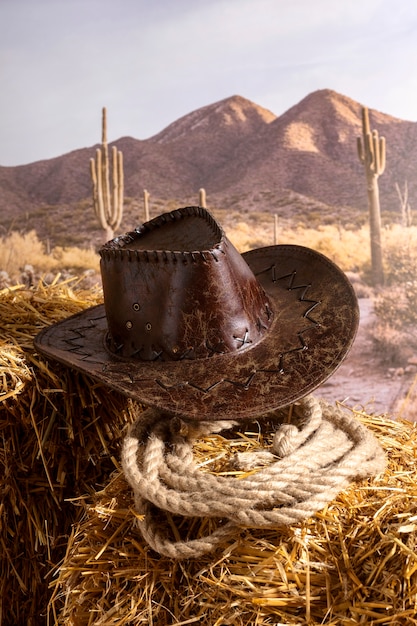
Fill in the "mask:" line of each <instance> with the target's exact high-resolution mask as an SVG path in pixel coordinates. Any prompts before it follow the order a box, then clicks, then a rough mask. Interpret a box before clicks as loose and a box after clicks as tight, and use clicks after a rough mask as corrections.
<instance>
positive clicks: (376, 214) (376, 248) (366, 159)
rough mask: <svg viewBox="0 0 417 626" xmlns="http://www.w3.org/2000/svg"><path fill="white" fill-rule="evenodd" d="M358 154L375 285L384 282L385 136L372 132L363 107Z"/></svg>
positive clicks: (367, 113) (367, 112)
mask: <svg viewBox="0 0 417 626" xmlns="http://www.w3.org/2000/svg"><path fill="white" fill-rule="evenodd" d="M357 148H358V156H359V160H360V162H361V163H362V164H363V166H364V168H365V174H366V183H367V191H368V205H369V226H370V235H371V261H372V279H373V283H374V285H375V286H378V285H382V284H383V283H384V269H383V264H382V243H381V209H380V204H379V189H378V177H379V176H381V174H383V173H384V170H385V138H384V137H379V136H378V131H377V130H373V131H372V132H371V130H370V125H369V111H368V109H367V108H366V107H363V108H362V137H358V138H357Z"/></svg>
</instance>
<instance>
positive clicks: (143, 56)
mask: <svg viewBox="0 0 417 626" xmlns="http://www.w3.org/2000/svg"><path fill="white" fill-rule="evenodd" d="M325 88H327V89H333V90H335V91H338V92H339V93H341V94H343V95H346V96H349V97H350V98H353V99H354V100H357V101H358V102H360V103H361V104H363V105H366V106H369V107H370V108H374V109H377V110H379V111H382V112H383V113H388V114H390V115H393V116H395V117H399V118H401V119H406V120H411V121H417V0H0V165H3V166H14V165H22V164H25V163H31V162H34V161H38V160H42V159H49V158H53V157H56V156H60V155H62V154H65V153H68V152H70V151H72V150H76V149H79V148H84V147H87V146H92V145H94V144H96V143H99V142H100V141H101V109H102V107H103V106H105V107H106V108H107V123H108V139H109V141H113V140H116V139H118V138H120V137H124V136H131V137H135V138H136V139H146V138H148V137H151V136H152V135H155V134H156V133H158V132H159V131H161V130H163V129H164V128H165V127H166V126H168V125H169V124H170V123H172V122H174V121H175V120H177V119H178V118H179V117H181V116H183V115H186V114H187V113H190V112H191V111H194V110H195V109H198V108H200V107H203V106H206V105H209V104H213V103H214V102H217V101H218V100H222V99H223V98H227V97H229V96H232V95H241V96H243V97H245V98H248V99H249V100H252V101H253V102H255V103H256V104H258V105H260V106H262V107H265V108H267V109H270V110H271V111H272V112H273V113H275V114H276V115H281V114H282V113H284V112H285V111H286V110H288V109H289V108H290V107H292V106H294V105H296V104H297V103H298V102H299V101H300V100H302V99H303V98H304V97H305V96H307V95H308V94H309V93H311V92H312V91H315V90H317V89H325Z"/></svg>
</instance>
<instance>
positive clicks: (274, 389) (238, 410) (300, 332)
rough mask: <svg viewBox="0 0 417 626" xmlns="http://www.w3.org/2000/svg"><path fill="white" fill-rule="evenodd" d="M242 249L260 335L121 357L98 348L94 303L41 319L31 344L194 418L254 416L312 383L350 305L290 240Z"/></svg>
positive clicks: (337, 357) (327, 363)
mask: <svg viewBox="0 0 417 626" xmlns="http://www.w3.org/2000/svg"><path fill="white" fill-rule="evenodd" d="M242 256H243V258H244V259H245V261H246V262H247V263H248V265H249V267H250V268H251V269H252V271H253V273H254V274H255V276H256V277H257V279H258V281H259V282H260V283H261V285H262V286H263V288H264V290H265V291H266V293H267V294H268V296H269V298H270V300H271V305H272V309H273V311H274V319H273V322H272V325H271V327H270V328H269V330H268V332H267V333H266V334H265V336H264V338H263V339H262V340H261V341H260V342H259V343H257V344H255V345H253V346H251V345H245V341H244V338H242V347H241V349H239V350H237V351H235V352H230V353H227V354H215V355H213V356H211V357H209V358H207V359H194V360H191V359H190V360H187V359H184V360H181V361H169V362H168V361H162V362H160V361H151V362H150V361H138V360H133V359H132V360H122V359H120V358H118V357H116V356H115V355H113V354H111V353H110V352H109V351H108V350H107V349H106V342H105V337H106V333H107V320H106V314H105V311H104V305H98V306H95V307H93V308H90V309H86V310H85V311H82V312H81V313H78V314H76V315H73V316H72V317H69V318H67V319H66V320H64V321H62V322H59V323H57V324H54V325H53V326H50V327H48V328H45V329H44V330H43V331H42V332H41V333H39V335H38V336H37V337H36V338H35V347H36V349H37V350H38V351H39V352H41V353H43V354H44V355H46V356H47V357H50V358H53V359H55V360H57V361H59V362H61V363H63V364H65V365H67V366H70V367H73V368H75V369H76V370H79V371H81V372H83V373H85V374H88V375H89V376H91V377H92V378H94V379H95V380H98V381H101V382H102V383H104V384H105V385H107V386H109V387H111V388H113V389H115V390H117V391H119V392H121V393H124V394H126V395H127V396H129V397H132V398H134V399H136V400H138V401H139V402H141V403H143V404H145V405H147V406H150V407H155V408H158V409H160V410H163V411H165V412H168V413H170V414H172V415H180V416H183V417H185V418H189V419H195V420H213V419H243V418H253V417H259V416H261V415H263V414H265V413H268V412H270V411H272V410H275V409H278V408H280V407H283V406H286V405H288V404H291V403H293V402H295V401H296V400H298V399H300V398H302V397H303V396H305V395H307V394H308V393H310V392H312V391H313V390H314V389H316V388H317V387H318V386H319V385H320V384H322V383H323V382H324V381H325V380H327V379H328V378H329V376H331V374H332V373H333V372H334V371H335V370H336V368H337V367H338V366H339V365H340V363H341V362H342V361H343V359H344V357H345V356H346V354H347V353H348V351H349V349H350V347H351V345H352V343H353V340H354V338H355V335H356V331H357V327H358V322H359V308H358V303H357V299H356V296H355V293H354V291H353V289H352V286H351V284H350V283H349V281H348V279H347V278H346V276H345V275H344V274H343V272H342V271H341V270H340V269H339V268H338V267H337V266H336V265H335V264H334V263H332V262H331V261H330V260H329V259H327V258H326V257H325V256H323V255H322V254H320V253H318V252H316V251H314V250H311V249H309V248H304V247H301V246H295V245H279V246H270V247H267V248H258V249H256V250H252V251H249V252H246V253H244V254H243V255H242Z"/></svg>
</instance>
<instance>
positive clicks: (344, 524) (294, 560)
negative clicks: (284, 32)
mask: <svg viewBox="0 0 417 626" xmlns="http://www.w3.org/2000/svg"><path fill="white" fill-rule="evenodd" d="M100 299H101V293H100V292H99V291H97V292H91V291H88V292H83V291H81V290H78V291H77V290H76V289H75V288H74V285H72V284H70V283H59V281H56V282H55V284H53V285H51V286H48V287H45V286H44V285H42V284H39V285H37V286H36V287H35V288H34V289H30V290H28V289H25V288H22V287H19V288H13V289H8V290H3V291H2V292H0V326H1V339H0V346H1V350H0V432H1V444H0V464H1V472H2V481H1V483H0V545H1V548H0V568H1V570H0V580H1V591H0V593H1V598H2V601H1V605H0V623H2V624H6V625H8V624H13V625H15V624H28V625H33V626H41V625H43V624H45V625H46V624H48V625H52V624H56V625H59V624H66V625H71V624H72V625H74V626H75V625H77V626H84V625H86V626H87V625H89V626H90V625H94V626H98V625H106V626H111V625H114V626H116V625H117V626H122V625H124V624H130V625H133V626H135V625H137V624H152V625H153V626H165V625H167V624H169V625H170V626H174V625H176V626H180V625H182V624H184V625H185V624H197V623H207V624H210V625H213V626H216V625H217V626H222V625H226V624H233V625H236V626H240V625H242V626H243V625H245V626H247V625H262V624H265V625H266V624H280V623H281V624H286V625H290V624H294V625H295V624H297V625H304V624H310V625H311V624H313V625H314V624H322V623H326V624H329V625H334V626H336V625H340V624H343V625H349V624H352V625H353V624H358V623H359V624H360V623H372V624H384V625H385V624H392V625H397V624H398V625H402V624H410V625H412V624H417V619H416V617H415V615H416V613H417V556H416V537H417V535H416V530H417V469H416V467H417V464H416V461H417V430H416V426H415V425H414V424H412V423H410V422H407V421H403V420H397V421H392V420H390V419H388V418H386V417H384V416H372V415H367V414H366V413H364V412H361V411H353V413H354V415H355V417H356V418H357V419H358V420H360V421H361V422H362V423H363V424H364V425H365V426H367V427H368V428H369V429H370V430H371V431H372V432H373V433H374V434H375V436H376V437H377V438H378V439H379V441H380V442H381V444H382V446H383V447H384V449H385V450H386V453H387V457H388V467H387V469H386V471H385V473H384V474H383V475H382V476H379V477H378V478H377V479H376V480H373V481H362V482H360V483H358V484H356V485H355V486H352V487H349V488H348V489H346V490H345V491H343V492H342V493H340V494H339V496H338V497H337V498H336V499H335V500H333V501H332V502H331V503H330V504H329V505H328V506H327V507H326V508H325V509H323V510H321V511H320V512H319V513H317V514H316V515H314V516H313V517H312V518H310V519H309V520H306V521H305V522H303V523H299V524H296V525H293V526H291V527H288V528H277V529H268V530H262V531H255V530H248V529H246V530H241V531H239V532H237V533H236V535H235V536H234V537H232V538H231V539H230V540H228V541H225V542H224V545H221V546H220V547H219V549H218V551H217V552H216V553H215V556H214V557H213V556H207V557H202V558H201V559H199V560H198V561H185V562H177V561H173V560H170V559H168V558H165V557H160V556H158V555H157V554H155V553H154V552H152V550H150V549H149V548H148V547H147V546H145V545H144V544H143V542H142V540H141V537H140V534H139V532H138V529H137V527H136V522H137V513H136V512H135V509H134V506H133V500H132V496H131V493H130V489H129V488H128V486H127V483H126V480H125V478H124V476H123V475H122V473H121V469H120V466H119V458H120V446H121V442H122V440H123V437H124V435H125V433H126V429H127V427H128V425H129V424H130V423H131V422H132V421H133V420H134V419H135V417H136V415H137V411H138V410H141V408H140V407H137V406H135V405H134V404H133V403H131V402H130V401H128V400H126V399H125V398H124V397H122V396H120V395H118V394H116V393H114V392H111V393H110V392H109V391H108V390H107V389H106V388H103V387H102V386H100V385H97V384H96V383H94V382H92V381H91V380H89V379H88V378H86V377H84V376H82V375H80V374H77V373H75V372H73V371H69V370H67V369H66V368H64V367H61V366H59V365H55V364H53V363H48V362H47V361H45V360H44V359H43V358H41V357H40V356H39V355H37V354H36V353H35V352H34V348H33V343H32V341H33V337H34V335H35V334H36V333H37V332H38V331H39V330H41V328H42V327H43V326H44V325H45V324H50V323H53V322H55V321H58V320H60V319H63V318H64V317H66V316H68V315H70V314H72V313H76V312H78V311H79V310H81V309H82V308H85V307H87V306H93V305H94V304H96V303H97V302H99V301H100ZM345 410H351V409H347V408H345ZM351 411H352V410H351ZM290 420H291V415H290V412H289V414H288V420H287V421H290ZM269 435H270V433H269V432H268V429H267V428H266V429H262V428H260V427H259V425H256V424H254V425H253V426H252V427H251V428H248V429H247V430H245V431H243V432H239V433H238V432H236V434H235V435H234V436H233V438H225V437H223V436H222V435H220V434H216V435H212V436H205V437H203V438H202V439H200V440H198V441H197V442H196V444H195V447H194V454H195V456H196V459H197V461H198V464H199V466H200V468H201V471H207V472H212V473H214V474H218V475H234V476H235V477H236V479H239V477H241V476H244V475H245V470H239V471H237V470H234V469H233V467H232V466H231V464H230V463H229V460H230V458H231V457H232V456H234V455H235V454H236V453H241V452H251V451H255V450H258V449H259V448H260V447H264V446H265V445H269ZM248 471H250V470H248ZM166 521H167V522H168V523H169V525H170V527H171V530H172V533H173V534H174V536H175V534H176V533H177V534H178V535H181V536H199V535H204V534H207V532H212V531H214V530H215V528H216V522H214V521H213V520H209V519H200V520H196V519H193V518H191V519H189V518H187V519H177V518H175V517H172V516H168V518H167V520H166Z"/></svg>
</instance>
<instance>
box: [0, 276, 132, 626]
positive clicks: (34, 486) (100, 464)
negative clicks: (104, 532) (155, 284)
mask: <svg viewBox="0 0 417 626" xmlns="http://www.w3.org/2000/svg"><path fill="white" fill-rule="evenodd" d="M100 299H101V293H100V292H99V291H97V292H92V291H89V292H81V291H78V292H76V291H74V290H73V289H72V288H71V284H70V283H64V284H62V283H61V284H57V283H55V284H53V285H51V286H49V287H45V286H43V285H42V284H40V285H38V287H37V288H36V289H31V290H28V289H26V288H23V287H15V288H13V289H5V290H3V291H1V292H0V327H1V339H0V433H1V443H0V472H1V476H2V480H1V482H0V545H1V549H0V580H1V602H0V623H1V624H13V625H16V624H33V625H34V626H39V625H40V624H43V623H46V613H47V606H48V599H49V596H50V591H49V590H48V584H49V583H50V578H51V574H52V571H53V569H54V568H55V567H56V566H57V564H58V563H59V562H60V561H61V560H62V558H63V557H64V555H65V551H66V548H67V541H68V537H69V535H70V533H71V527H72V524H73V522H74V521H75V518H76V513H77V509H76V507H74V505H73V504H72V503H70V502H68V501H67V499H68V498H74V497H75V498H76V497H77V496H81V495H85V494H86V493H91V492H92V491H93V492H94V491H95V490H96V489H100V488H101V486H102V485H104V484H106V482H107V479H108V476H109V475H110V474H111V472H112V471H113V470H114V468H115V466H116V467H118V463H117V460H116V459H117V458H118V456H119V452H118V447H119V444H120V441H121V436H122V431H123V428H124V426H125V424H126V422H127V421H128V422H130V421H131V419H132V418H130V417H129V411H130V410H131V408H130V404H129V402H128V401H127V400H126V398H124V397H122V396H120V395H119V394H115V393H112V394H109V393H108V390H107V389H105V388H103V387H101V386H99V385H96V384H94V383H92V381H90V380H88V379H87V378H84V377H83V376H81V375H78V374H75V373H74V372H70V371H69V370H67V368H63V367H60V366H58V365H56V366H55V365H54V366H51V365H49V364H48V363H47V362H46V361H45V360H44V359H42V358H40V357H39V356H38V355H37V354H36V353H35V351H34V348H33V337H34V336H35V335H36V334H37V332H39V330H41V328H42V327H44V326H45V325H47V324H50V323H53V322H55V321H58V320H60V319H63V318H64V317H66V316H68V315H71V314H72V313H76V312H78V311H79V310H81V309H82V308H85V307H87V306H91V305H94V304H96V303H97V301H98V300H100Z"/></svg>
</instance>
